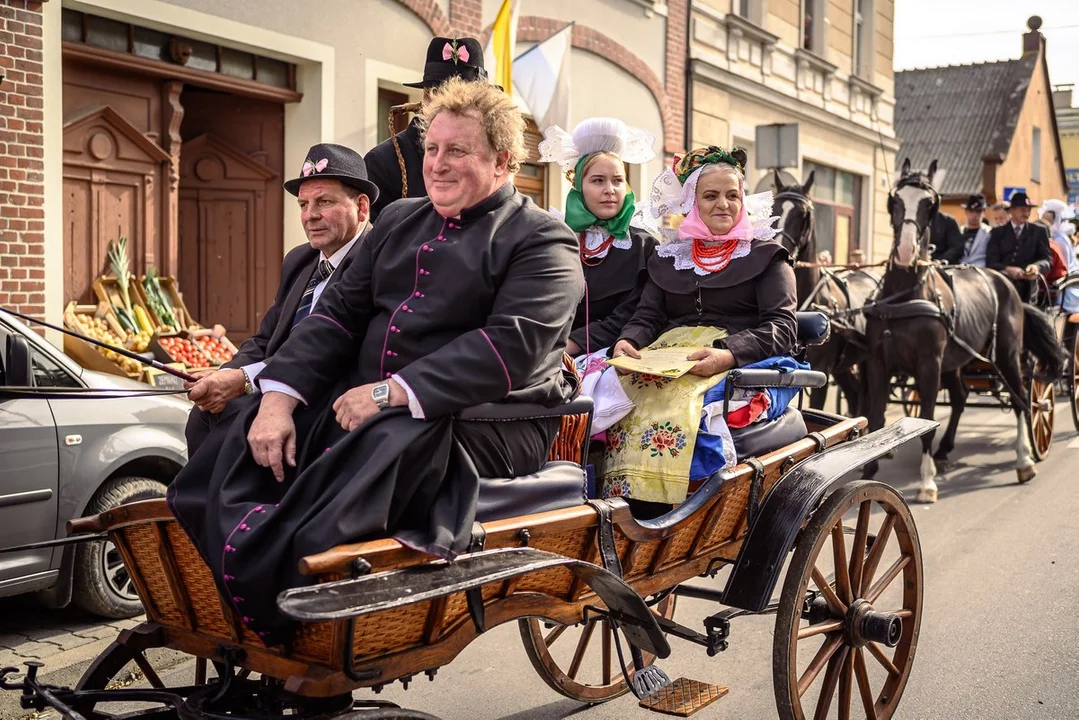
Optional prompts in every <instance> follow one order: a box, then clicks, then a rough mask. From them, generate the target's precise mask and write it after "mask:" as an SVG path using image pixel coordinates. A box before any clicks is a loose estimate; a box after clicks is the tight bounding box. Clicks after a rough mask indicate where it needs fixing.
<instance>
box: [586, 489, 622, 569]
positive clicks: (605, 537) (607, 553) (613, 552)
mask: <svg viewBox="0 0 1079 720" xmlns="http://www.w3.org/2000/svg"><path fill="white" fill-rule="evenodd" d="M588 504H589V505H591V506H592V507H594V508H595V509H596V513H597V514H598V515H599V527H598V530H597V536H596V544H597V545H599V558H600V560H601V561H602V562H603V569H604V570H606V571H607V572H609V573H611V574H612V575H614V576H615V577H618V578H621V577H622V561H621V560H619V559H618V547H617V546H616V545H615V543H614V523H613V522H612V521H611V515H612V513H611V505H610V503H608V502H607V501H606V500H589V501H588Z"/></svg>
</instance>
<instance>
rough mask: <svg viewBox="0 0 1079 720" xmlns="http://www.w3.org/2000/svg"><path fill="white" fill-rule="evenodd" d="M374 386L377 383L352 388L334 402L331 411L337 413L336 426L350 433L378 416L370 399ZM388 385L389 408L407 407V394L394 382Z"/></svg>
mask: <svg viewBox="0 0 1079 720" xmlns="http://www.w3.org/2000/svg"><path fill="white" fill-rule="evenodd" d="M375 385H378V383H368V384H367V385H360V386H359V387H354V388H352V389H351V390H349V391H348V392H346V393H345V394H344V395H342V396H341V397H339V398H337V400H336V401H335V402H334V404H333V409H334V412H336V413H337V424H338V425H340V426H341V427H343V428H344V429H345V430H346V431H347V432H352V431H353V430H355V429H356V428H358V427H359V426H360V425H363V424H364V423H365V422H367V421H368V420H370V419H371V418H373V417H374V416H375V415H377V414H378V409H379V408H378V405H376V404H375V401H374V400H372V399H371V388H373V387H374V386H375ZM389 385H390V407H403V406H405V405H408V393H406V392H405V389H404V388H403V387H401V386H400V385H399V384H398V383H397V381H396V380H390V381H389Z"/></svg>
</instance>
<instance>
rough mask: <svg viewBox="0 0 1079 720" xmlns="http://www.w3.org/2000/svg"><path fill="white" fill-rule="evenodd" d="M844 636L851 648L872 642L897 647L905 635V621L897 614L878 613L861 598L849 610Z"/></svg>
mask: <svg viewBox="0 0 1079 720" xmlns="http://www.w3.org/2000/svg"><path fill="white" fill-rule="evenodd" d="M843 634H844V636H845V638H846V641H847V644H848V645H850V646H851V647H865V646H866V645H868V644H869V643H870V642H875V643H881V644H883V645H886V646H887V647H895V646H896V645H897V644H899V638H900V637H902V635H903V620H902V618H900V617H899V616H898V615H896V614H895V613H884V612H877V611H876V610H874V609H873V605H871V604H870V603H869V601H868V600H865V599H864V598H859V599H857V600H855V601H854V602H853V603H851V605H850V607H849V608H848V609H847V615H846V617H845V618H844V621H843Z"/></svg>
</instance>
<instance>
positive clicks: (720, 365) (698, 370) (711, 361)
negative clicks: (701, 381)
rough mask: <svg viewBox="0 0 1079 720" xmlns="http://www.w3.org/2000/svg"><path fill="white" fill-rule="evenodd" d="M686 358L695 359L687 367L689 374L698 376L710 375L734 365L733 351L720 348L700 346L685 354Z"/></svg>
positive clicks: (717, 373)
mask: <svg viewBox="0 0 1079 720" xmlns="http://www.w3.org/2000/svg"><path fill="white" fill-rule="evenodd" d="M686 360H696V361H697V364H696V365H694V366H693V367H691V368H690V369H689V374H690V375H697V376H699V377H712V376H713V375H719V374H720V373H722V372H726V371H728V370H730V369H731V368H732V367H734V353H732V352H731V351H730V350H723V349H721V348H701V349H700V350H697V351H696V352H693V353H690V354H689V355H687V356H686Z"/></svg>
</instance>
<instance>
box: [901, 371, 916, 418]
mask: <svg viewBox="0 0 1079 720" xmlns="http://www.w3.org/2000/svg"><path fill="white" fill-rule="evenodd" d="M899 400H900V402H902V403H903V414H904V415H906V416H907V417H917V416H918V413H919V412H921V409H922V396H921V395H919V394H918V388H917V386H916V385H915V384H914V378H907V380H906V382H904V383H903V385H902V386H900V388H899Z"/></svg>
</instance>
